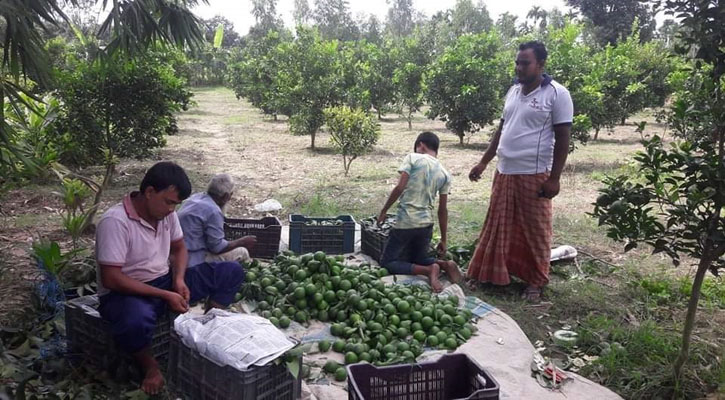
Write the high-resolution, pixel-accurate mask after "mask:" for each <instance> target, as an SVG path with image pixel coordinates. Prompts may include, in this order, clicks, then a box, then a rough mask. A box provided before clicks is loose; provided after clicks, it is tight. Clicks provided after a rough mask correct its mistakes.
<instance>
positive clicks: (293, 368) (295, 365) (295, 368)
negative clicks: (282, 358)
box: [287, 358, 300, 379]
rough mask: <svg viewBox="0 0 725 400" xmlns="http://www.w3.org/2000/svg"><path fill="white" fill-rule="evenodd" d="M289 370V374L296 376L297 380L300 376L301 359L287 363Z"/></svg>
mask: <svg viewBox="0 0 725 400" xmlns="http://www.w3.org/2000/svg"><path fill="white" fill-rule="evenodd" d="M287 369H288V370H289V372H290V373H291V374H292V376H294V378H295V379H297V376H298V375H299V374H300V362H299V359H298V358H296V359H294V360H292V361H288V362H287Z"/></svg>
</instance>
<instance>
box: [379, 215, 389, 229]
mask: <svg viewBox="0 0 725 400" xmlns="http://www.w3.org/2000/svg"><path fill="white" fill-rule="evenodd" d="M386 219H388V216H387V215H386V214H385V213H384V212H380V214H379V215H378V226H382V225H383V224H384V223H385V220H386Z"/></svg>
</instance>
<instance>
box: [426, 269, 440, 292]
mask: <svg viewBox="0 0 725 400" xmlns="http://www.w3.org/2000/svg"><path fill="white" fill-rule="evenodd" d="M440 274H441V267H440V266H438V264H432V265H431V266H430V272H429V273H428V278H429V279H430V287H431V288H432V289H433V292H435V293H438V292H440V291H441V290H443V285H441V281H440V280H438V276H439V275H440Z"/></svg>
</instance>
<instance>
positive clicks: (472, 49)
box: [425, 31, 513, 144]
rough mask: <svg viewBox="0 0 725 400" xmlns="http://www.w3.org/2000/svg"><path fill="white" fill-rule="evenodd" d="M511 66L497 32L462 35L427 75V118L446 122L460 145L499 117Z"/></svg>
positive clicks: (508, 82) (509, 81)
mask: <svg viewBox="0 0 725 400" xmlns="http://www.w3.org/2000/svg"><path fill="white" fill-rule="evenodd" d="M512 64H513V63H512V62H511V57H510V54H509V53H508V52H503V51H502V46H501V38H500V37H499V34H498V33H497V32H496V31H491V32H487V33H480V34H477V35H463V36H461V37H460V38H458V39H457V40H456V42H455V43H454V45H453V46H452V47H449V48H447V49H446V50H445V52H444V53H443V54H442V55H441V56H440V57H439V58H438V59H436V60H435V61H433V63H432V64H431V66H430V69H429V71H428V73H427V75H426V79H425V85H426V87H427V92H426V99H427V100H428V103H429V104H430V109H429V110H428V112H427V116H428V118H430V119H436V118H437V119H440V120H441V121H445V123H446V127H447V128H448V129H450V130H451V131H453V133H455V134H456V135H457V136H458V138H459V140H460V142H461V144H462V143H463V137H464V136H465V135H466V133H470V132H476V131H478V130H480V129H481V128H482V127H484V126H486V125H489V124H491V123H493V120H494V119H495V118H498V117H499V116H500V114H501V107H502V104H503V95H504V94H505V93H506V89H507V86H508V85H509V84H510V83H511V80H510V77H511V68H512V66H511V65H512Z"/></svg>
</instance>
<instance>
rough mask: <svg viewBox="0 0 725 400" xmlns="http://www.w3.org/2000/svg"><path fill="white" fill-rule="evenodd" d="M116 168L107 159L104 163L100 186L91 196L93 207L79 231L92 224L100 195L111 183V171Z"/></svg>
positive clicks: (99, 201) (99, 203)
mask: <svg viewBox="0 0 725 400" xmlns="http://www.w3.org/2000/svg"><path fill="white" fill-rule="evenodd" d="M110 158H111V160H113V157H110ZM115 169H116V165H115V164H114V163H113V162H111V161H110V160H109V162H108V163H107V164H106V174H105V175H104V176H103V182H101V186H100V187H99V188H98V191H97V192H96V196H95V197H94V198H93V205H92V206H91V207H93V208H92V209H91V212H90V214H89V215H88V219H87V220H86V225H85V226H84V227H83V229H81V232H85V230H86V229H88V227H89V226H91V225H92V224H93V217H95V216H96V212H98V207H99V206H100V205H101V197H102V196H103V192H104V191H105V190H106V188H108V186H110V185H111V182H112V181H113V172H114V170H115Z"/></svg>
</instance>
